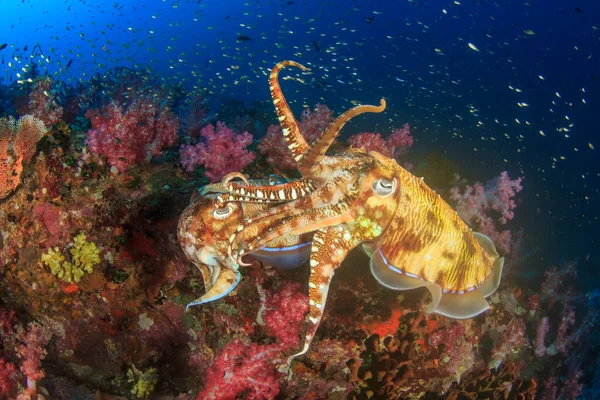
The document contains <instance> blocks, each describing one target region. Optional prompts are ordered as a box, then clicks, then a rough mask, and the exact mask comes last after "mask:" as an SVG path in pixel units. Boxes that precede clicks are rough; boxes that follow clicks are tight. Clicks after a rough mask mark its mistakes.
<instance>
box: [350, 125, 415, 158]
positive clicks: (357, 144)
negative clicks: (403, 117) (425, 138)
mask: <svg viewBox="0 0 600 400" xmlns="http://www.w3.org/2000/svg"><path fill="white" fill-rule="evenodd" d="M348 141H349V142H350V145H351V146H352V147H354V148H357V149H360V148H362V149H363V150H364V151H366V152H369V151H376V152H378V153H381V154H383V155H384V156H386V157H394V156H399V155H403V154H405V153H406V152H407V151H408V148H409V147H411V146H412V145H413V144H414V139H413V137H412V136H411V135H410V125H408V124H404V126H403V127H402V128H399V129H395V130H394V131H393V132H392V133H391V134H390V136H389V137H388V138H387V139H384V138H383V136H382V135H381V134H380V133H378V132H375V133H371V132H364V133H359V134H356V135H352V136H351V137H350V139H348Z"/></svg>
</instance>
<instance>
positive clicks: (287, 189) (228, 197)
mask: <svg viewBox="0 0 600 400" xmlns="http://www.w3.org/2000/svg"><path fill="white" fill-rule="evenodd" d="M225 188H226V191H227V192H228V193H223V194H220V195H219V196H217V198H216V199H215V207H216V208H221V207H223V205H224V204H225V203H228V202H232V201H243V202H247V203H281V202H283V201H292V200H296V199H298V198H300V197H304V196H306V195H307V194H309V193H312V192H313V191H314V190H315V188H316V186H315V184H314V183H313V182H312V181H310V180H309V179H299V180H296V181H292V182H286V183H282V184H279V185H257V186H254V185H252V186H247V185H241V184H238V183H228V184H227V185H226V187H225Z"/></svg>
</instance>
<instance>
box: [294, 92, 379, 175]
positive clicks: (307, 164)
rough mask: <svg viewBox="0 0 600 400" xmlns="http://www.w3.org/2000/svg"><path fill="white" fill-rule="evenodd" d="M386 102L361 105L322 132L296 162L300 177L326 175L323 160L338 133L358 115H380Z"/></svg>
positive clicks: (347, 112)
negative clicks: (375, 104) (377, 104)
mask: <svg viewBox="0 0 600 400" xmlns="http://www.w3.org/2000/svg"><path fill="white" fill-rule="evenodd" d="M385 107H386V102H385V100H384V99H381V103H380V105H379V106H371V105H361V106H356V107H354V108H352V109H350V110H348V111H346V112H345V113H343V114H342V115H340V116H339V117H337V118H336V119H335V121H333V122H332V123H331V124H330V125H329V126H328V127H327V129H326V130H325V131H324V132H323V135H322V136H321V137H320V138H319V139H318V140H317V141H316V142H314V143H313V144H312V145H310V147H309V148H308V149H307V150H306V151H305V152H304V154H302V156H301V157H300V159H299V160H298V161H297V162H298V171H300V173H301V174H302V176H306V177H314V176H315V175H317V176H318V175H323V174H327V173H328V172H329V171H327V169H326V168H324V166H323V163H322V161H323V158H324V157H325V153H327V150H328V149H329V147H331V145H332V144H333V142H334V141H335V139H336V137H337V136H338V135H339V133H340V131H341V130H342V128H343V127H344V125H346V123H347V122H348V121H350V120H351V119H352V118H354V117H356V116H357V115H360V114H365V113H376V114H377V113H380V112H383V111H384V110H385Z"/></svg>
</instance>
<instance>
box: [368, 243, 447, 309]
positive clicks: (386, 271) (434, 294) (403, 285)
mask: <svg viewBox="0 0 600 400" xmlns="http://www.w3.org/2000/svg"><path fill="white" fill-rule="evenodd" d="M371 273H372V274H373V276H374V277H375V279H377V281H378V282H379V283H381V284H382V285H383V286H385V287H387V288H389V289H393V290H410V289H416V288H420V287H425V288H427V290H429V293H431V302H430V303H429V304H428V305H427V306H426V308H425V310H424V311H425V312H426V313H427V314H430V313H432V312H435V311H436V309H437V307H438V305H439V304H440V301H441V298H442V288H441V286H440V285H438V284H436V283H432V282H427V281H425V280H423V279H420V278H419V277H417V276H416V275H412V274H407V273H405V272H402V271H401V270H400V269H398V268H396V267H394V266H393V265H391V264H390V263H389V262H388V260H387V259H386V258H385V256H384V255H383V254H382V253H381V250H379V249H377V250H376V251H375V253H373V255H372V256H371Z"/></svg>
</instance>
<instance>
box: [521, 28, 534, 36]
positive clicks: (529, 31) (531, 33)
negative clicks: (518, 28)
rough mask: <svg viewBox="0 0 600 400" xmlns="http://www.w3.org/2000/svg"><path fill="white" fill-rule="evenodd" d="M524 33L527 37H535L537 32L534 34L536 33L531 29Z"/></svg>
mask: <svg viewBox="0 0 600 400" xmlns="http://www.w3.org/2000/svg"><path fill="white" fill-rule="evenodd" d="M523 33H524V34H526V35H535V32H534V31H532V30H531V29H525V30H524V31H523Z"/></svg>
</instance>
